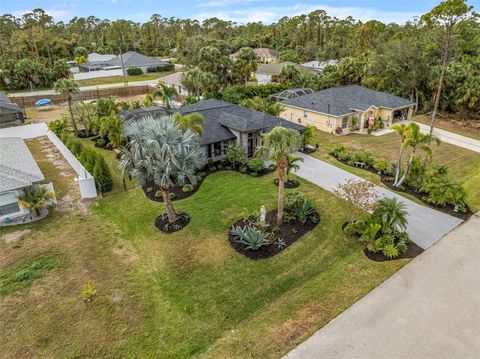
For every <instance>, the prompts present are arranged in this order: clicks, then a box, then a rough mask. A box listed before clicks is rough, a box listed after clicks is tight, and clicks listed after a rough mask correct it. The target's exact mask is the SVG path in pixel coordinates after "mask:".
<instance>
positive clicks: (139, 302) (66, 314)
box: [0, 140, 409, 358]
mask: <svg viewBox="0 0 480 359" xmlns="http://www.w3.org/2000/svg"><path fill="white" fill-rule="evenodd" d="M84 141H89V140H84ZM92 144H93V142H92ZM32 149H33V150H35V148H34V147H32ZM97 151H102V152H103V153H104V154H106V153H108V154H109V156H108V160H109V163H110V167H111V170H112V173H113V176H114V180H115V187H114V191H112V192H110V193H108V194H107V196H106V197H105V198H100V199H98V200H97V201H95V202H93V203H91V204H90V207H89V210H88V211H87V212H86V213H85V212H83V213H80V212H69V213H61V212H59V211H53V213H52V215H51V216H49V217H48V218H47V219H45V220H43V221H40V222H37V223H34V224H30V225H25V226H23V227H20V228H9V229H3V230H1V231H2V232H0V233H6V232H12V231H15V230H19V229H30V230H31V232H30V233H29V235H28V237H27V236H25V237H23V238H21V239H18V240H17V241H15V242H13V243H4V242H3V241H2V242H0V283H2V291H0V316H1V317H2V318H3V321H2V323H3V325H2V327H1V329H0V338H1V339H0V346H1V347H2V348H3V351H2V356H3V357H17V358H19V357H32V356H39V357H79V356H82V357H119V356H122V357H143V358H148V357H149V358H154V357H155V358H157V357H176V358H180V357H191V356H195V357H208V358H224V357H237V358H245V357H252V356H255V357H268V358H274V357H278V356H280V355H282V354H285V353H286V352H287V351H288V350H289V349H291V348H293V347H294V346H295V345H296V344H298V343H300V342H301V341H302V340H304V339H305V338H306V337H308V336H309V335H310V334H312V333H313V332H314V331H315V330H317V329H319V328H320V327H322V326H323V325H325V324H326V323H327V322H328V321H330V320H331V319H333V318H334V317H335V316H336V315H338V314H339V313H340V312H342V311H343V310H345V309H346V308H348V307H349V306H350V305H352V304H353V303H354V302H355V301H356V300H358V299H359V298H360V297H362V296H364V295H365V294H366V293H368V292H369V291H370V290H371V289H373V288H374V287H376V286H377V285H378V284H380V283H381V282H382V281H384V280H385V279H386V278H388V277H389V276H391V275H392V274H393V273H394V272H395V271H397V270H398V269H399V268H400V267H402V266H403V265H405V264H406V263H407V262H408V261H409V260H408V259H402V260H397V261H387V262H373V261H371V260H369V259H367V258H366V256H365V255H364V253H363V250H362V248H363V246H362V245H361V244H360V243H358V241H356V240H354V239H352V238H349V237H346V236H345V235H344V234H343V232H342V230H341V226H342V224H343V223H344V222H345V220H346V218H347V215H346V211H347V209H346V204H345V203H343V202H342V201H341V200H339V199H338V198H337V197H335V196H334V195H333V194H330V193H328V192H325V191H323V190H322V189H320V188H319V187H317V186H314V185H313V184H310V183H308V182H306V181H303V180H302V179H300V178H297V179H298V180H299V181H300V182H301V188H302V190H303V191H305V192H306V193H307V194H308V195H310V196H311V197H312V198H313V200H314V204H315V206H316V208H317V209H318V211H319V212H320V216H321V222H320V223H319V225H317V226H316V227H315V228H314V229H313V230H312V231H311V232H309V233H307V234H306V235H305V236H304V237H303V238H301V239H300V240H298V241H297V242H296V243H295V244H293V245H292V246H290V247H288V248H287V249H285V250H284V251H282V252H281V253H279V254H278V255H276V256H275V257H273V258H270V259H266V260H260V261H253V260H251V259H248V258H246V257H244V256H243V255H241V254H239V253H237V252H235V251H234V250H233V249H232V248H231V247H230V245H229V243H228V240H227V236H226V233H227V231H228V229H229V227H230V226H231V224H232V223H233V222H235V221H236V220H237V219H238V218H240V217H241V215H242V212H244V208H246V209H247V210H249V211H252V210H255V209H259V207H260V206H261V205H262V204H264V205H265V206H266V207H267V209H268V210H269V209H273V208H275V201H276V191H277V188H276V186H275V185H274V184H273V180H274V178H275V175H274V174H269V175H266V176H263V177H250V176H247V175H244V174H240V173H237V172H231V171H222V172H217V173H214V174H211V175H209V176H208V177H207V178H206V179H205V181H204V182H203V184H202V185H201V187H200V189H199V190H198V192H197V193H195V194H194V195H193V196H191V197H189V198H187V199H184V200H180V201H176V202H175V207H176V209H177V210H178V211H184V212H188V213H189V214H190V215H191V218H192V219H191V222H190V224H189V225H188V226H187V227H186V228H185V229H183V230H181V231H179V232H176V233H174V234H169V235H166V234H163V233H162V232H161V231H159V230H158V229H156V228H155V227H154V225H153V222H154V220H155V218H156V217H157V216H158V215H159V214H160V213H163V212H164V211H165V209H164V205H163V204H161V203H156V202H153V201H150V200H148V199H147V198H146V197H145V195H144V194H143V191H142V190H141V189H140V188H138V187H134V184H133V183H129V187H130V190H129V191H127V192H125V191H123V189H122V184H121V176H120V173H119V171H118V169H117V164H116V161H115V160H114V156H113V152H111V151H108V152H107V151H105V150H100V149H97ZM40 166H44V164H42V163H40ZM42 170H43V168H42ZM48 175H49V176H51V177H52V178H51V179H52V180H53V182H54V185H55V183H56V182H57V181H59V180H61V179H59V178H57V177H55V173H54V172H53V171H51V170H49V171H48ZM19 273H20V274H19ZM12 278H17V279H18V278H20V279H22V281H20V284H18V285H17V286H12V285H10V283H11V282H12ZM24 278H25V280H23V279H24ZM89 280H93V283H94V286H95V289H96V291H97V295H96V296H95V297H94V299H93V301H92V302H91V303H84V301H83V300H82V296H81V292H82V291H83V290H84V289H85V286H86V284H87V282H88V281H89ZM14 282H15V281H14ZM4 289H5V290H4Z"/></svg>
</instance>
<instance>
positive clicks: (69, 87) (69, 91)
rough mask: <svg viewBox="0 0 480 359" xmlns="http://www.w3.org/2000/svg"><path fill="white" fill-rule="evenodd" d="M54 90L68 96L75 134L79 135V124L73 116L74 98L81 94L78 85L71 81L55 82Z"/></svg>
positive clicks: (61, 80)
mask: <svg viewBox="0 0 480 359" xmlns="http://www.w3.org/2000/svg"><path fill="white" fill-rule="evenodd" d="M53 89H54V90H55V92H58V93H59V94H61V95H64V96H67V102H68V111H69V112H70V118H71V121H72V124H73V129H74V131H75V134H78V128H77V123H76V122H75V118H74V116H73V110H72V96H73V95H74V94H76V93H78V92H80V88H79V87H78V83H76V82H75V81H74V80H70V79H60V80H58V81H57V82H55V84H54V85H53Z"/></svg>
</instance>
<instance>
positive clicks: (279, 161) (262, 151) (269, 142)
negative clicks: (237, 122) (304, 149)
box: [257, 127, 302, 226]
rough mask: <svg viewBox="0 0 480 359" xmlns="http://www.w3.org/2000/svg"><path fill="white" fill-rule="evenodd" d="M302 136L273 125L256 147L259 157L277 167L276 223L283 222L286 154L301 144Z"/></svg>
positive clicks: (280, 223) (289, 153)
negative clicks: (270, 161)
mask: <svg viewBox="0 0 480 359" xmlns="http://www.w3.org/2000/svg"><path fill="white" fill-rule="evenodd" d="M301 142H302V137H301V136H300V134H299V133H298V132H297V131H295V130H291V129H288V128H285V127H275V128H274V129H273V130H272V131H270V132H269V133H267V134H266V135H264V137H263V145H262V146H260V147H257V154H258V156H260V157H264V158H269V159H270V160H272V161H274V162H275V163H276V165H277V168H278V211H277V225H279V226H280V225H282V224H283V196H284V191H285V178H286V175H285V172H286V169H287V167H288V156H289V155H291V154H292V152H293V151H295V150H296V149H297V148H298V147H299V146H300V144H301Z"/></svg>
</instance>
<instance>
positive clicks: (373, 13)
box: [193, 0, 422, 24]
mask: <svg viewBox="0 0 480 359" xmlns="http://www.w3.org/2000/svg"><path fill="white" fill-rule="evenodd" d="M212 1H216V0H212ZM227 1H228V0H227ZM320 9H321V10H325V11H326V12H327V14H328V15H329V16H332V17H337V18H340V19H344V18H346V17H348V16H351V17H353V18H354V19H356V20H361V21H368V20H379V21H382V22H385V23H389V22H396V23H405V22H407V21H409V20H413V18H414V17H415V16H420V15H422V14H421V13H419V12H414V11H383V10H376V9H369V8H362V7H359V6H348V7H347V6H344V7H341V6H339V7H334V6H323V5H308V4H303V3H298V4H295V5H291V6H277V7H273V6H267V7H251V8H249V9H245V10H243V9H242V10H235V9H232V10H228V9H226V10H222V11H205V12H201V13H198V14H196V15H193V17H194V18H196V19H198V20H205V19H208V18H210V17H217V18H219V19H224V20H230V21H235V22H237V23H242V24H245V23H248V22H258V21H261V22H263V23H265V24H269V23H272V22H275V21H277V20H279V19H281V18H282V17H284V16H289V17H292V16H297V15H302V14H308V13H310V12H312V11H315V10H320Z"/></svg>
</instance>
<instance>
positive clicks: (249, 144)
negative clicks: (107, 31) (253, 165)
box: [130, 99, 305, 162]
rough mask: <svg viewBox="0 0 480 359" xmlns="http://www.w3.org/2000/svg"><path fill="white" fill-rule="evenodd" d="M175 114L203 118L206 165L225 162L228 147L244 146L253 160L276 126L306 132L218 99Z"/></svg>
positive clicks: (203, 102)
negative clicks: (197, 114) (263, 140)
mask: <svg viewBox="0 0 480 359" xmlns="http://www.w3.org/2000/svg"><path fill="white" fill-rule="evenodd" d="M144 110H146V109H144ZM154 111H156V110H154V109H153V108H152V110H151V111H144V112H143V113H141V114H138V115H137V116H134V117H130V120H135V119H141V118H142V117H143V116H144V115H147V114H150V113H155V112H154ZM176 111H178V112H179V113H180V114H181V115H182V116H185V115H188V114H190V113H194V112H197V113H200V114H201V115H202V116H203V117H204V119H205V123H204V125H203V131H204V133H203V136H202V139H201V146H202V148H203V151H204V153H205V162H215V161H219V160H222V159H223V158H224V157H225V154H226V153H227V147H228V146H229V145H237V146H243V147H245V149H246V150H247V157H248V158H250V157H253V156H254V155H255V149H256V148H257V146H259V145H260V144H261V141H262V138H261V135H262V134H263V133H267V132H269V131H271V130H272V129H273V128H274V127H277V126H284V127H287V128H291V129H294V130H296V131H299V132H303V131H304V130H305V126H302V125H299V124H296V123H292V122H289V121H285V120H283V119H281V118H279V117H275V116H272V115H269V114H266V113H263V112H259V111H254V110H251V109H249V108H247V107H243V106H238V105H234V104H231V103H228V102H225V101H220V100H215V99H211V100H203V101H200V102H197V103H195V104H192V105H187V106H183V107H180V108H179V109H177V110H176Z"/></svg>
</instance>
